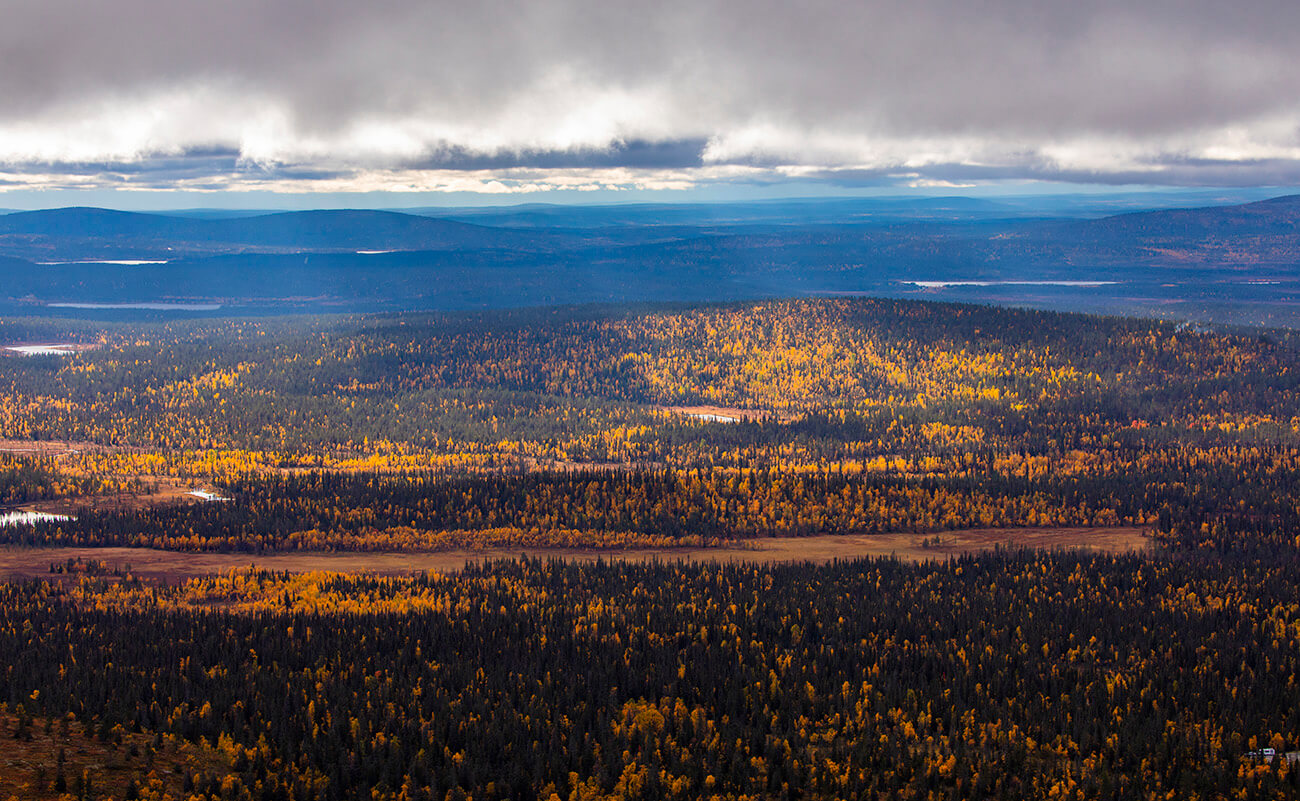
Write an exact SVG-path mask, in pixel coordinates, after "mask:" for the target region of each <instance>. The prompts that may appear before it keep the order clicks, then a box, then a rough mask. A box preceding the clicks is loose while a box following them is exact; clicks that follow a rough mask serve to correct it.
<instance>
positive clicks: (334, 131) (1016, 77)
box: [0, 0, 1300, 183]
mask: <svg viewBox="0 0 1300 801" xmlns="http://www.w3.org/2000/svg"><path fill="white" fill-rule="evenodd" d="M4 18H5V21H4V25H3V26H0V99H2V100H3V102H0V162H6V163H8V164H9V165H10V167H16V166H17V167H21V165H23V164H28V165H31V164H36V163H46V164H48V163H50V162H55V161H64V162H88V161H93V160H94V159H95V156H96V155H99V156H101V157H102V158H103V160H105V161H116V162H118V163H119V167H118V168H115V169H114V170H113V171H114V172H117V173H121V174H126V173H129V172H130V171H128V170H126V169H125V168H123V167H122V166H121V165H122V164H125V163H127V162H130V161H139V162H142V163H144V162H148V161H153V160H158V159H161V160H160V161H157V163H156V164H147V163H145V164H144V166H141V167H139V171H140V172H142V173H149V174H152V175H153V177H154V178H157V179H158V180H165V178H166V175H167V174H168V171H170V170H178V171H181V172H184V173H186V174H187V175H191V176H192V177H197V173H199V172H202V171H203V170H204V169H211V170H213V171H214V172H219V173H223V174H240V173H239V171H240V170H244V171H245V173H243V174H255V171H253V172H251V173H250V172H248V171H249V170H250V169H251V168H250V165H253V164H260V165H263V166H266V165H272V166H269V167H268V169H270V170H271V171H272V172H275V171H276V170H277V169H279V168H280V167H282V166H284V165H292V164H297V165H300V166H302V167H303V168H304V170H305V171H306V172H307V173H310V172H312V171H313V170H318V171H319V172H320V174H322V175H329V176H337V175H339V174H341V172H342V171H346V170H348V169H354V168H366V169H408V170H409V169H436V170H477V171H484V170H487V171H490V170H501V169H511V168H534V169H539V170H572V169H599V168H614V167H627V168H637V169H646V170H654V169H691V168H696V167H699V166H700V165H701V163H702V159H703V161H704V162H706V163H707V164H710V165H727V164H736V165H752V166H760V167H764V168H768V167H775V166H781V165H806V166H809V167H812V168H822V167H824V168H843V167H860V168H862V174H864V175H868V174H869V175H881V176H885V175H889V174H893V173H915V174H920V175H924V176H926V177H935V178H940V176H939V174H940V173H942V176H941V179H942V180H956V179H958V178H959V177H960V173H962V172H963V170H968V171H969V174H970V175H972V176H973V175H975V174H983V175H1000V176H1006V177H1052V176H1065V175H1071V176H1077V177H1082V178H1085V179H1087V180H1100V181H1112V180H1120V179H1121V177H1122V179H1123V180H1129V179H1131V178H1134V177H1138V178H1140V179H1141V180H1142V181H1143V182H1152V180H1153V179H1154V180H1155V181H1156V182H1160V181H1167V182H1173V183H1182V182H1191V183H1195V182H1198V181H1203V180H1206V179H1210V178H1212V179H1213V180H1214V181H1219V180H1224V179H1225V178H1226V179H1231V177H1232V174H1234V173H1236V174H1238V175H1241V176H1245V175H1249V176H1252V178H1251V180H1254V177H1255V176H1266V174H1267V173H1268V171H1269V170H1270V169H1282V170H1289V167H1288V166H1287V165H1289V164H1290V162H1291V161H1293V160H1295V159H1297V157H1298V156H1300V131H1298V130H1297V126H1300V90H1297V89H1296V87H1297V86H1300V59H1297V58H1296V57H1295V53H1297V52H1300V4H1298V3H1294V2H1247V3H1244V4H1235V5H1233V4H1228V3H1224V2H1221V0H1220V1H1218V2H1208V1H1207V0H1178V1H1177V2H1175V1H1174V0H1146V1H1145V2H1142V3H1132V2H1131V0H1130V1H1129V2H1117V1H1114V0H1100V1H1098V2H1077V3H1055V2H1042V1H1041V0H1033V1H1032V2H1031V1H1030V0H1000V1H999V2H990V3H972V2H969V0H936V1H930V2H927V1H926V0H886V1H883V2H864V3H846V2H843V0H834V1H833V2H830V1H827V0H812V1H811V2H803V3H797V4H796V3H790V2H774V1H772V0H755V1H754V2H725V3H724V2H707V1H705V2H700V1H699V0H691V2H673V1H671V0H670V1H669V2H663V3H644V2H628V1H627V0H604V1H602V2H586V1H584V0H554V1H552V2H533V3H520V2H513V3H512V2H501V0H483V2H475V3H446V2H441V3H439V2H435V3H430V2H427V0H372V2H367V3H358V2H355V0H346V2H345V1H344V0H279V1H278V2H276V1H274V0H273V1H272V2H267V0H227V1H226V2H222V3H207V2H198V1H197V0H169V1H168V2H162V0H113V1H112V2H108V1H107V0H90V1H89V2H87V0H76V2H73V1H72V0H16V2H10V3H8V4H7V5H6V10H5V14H4ZM201 148H209V149H212V150H213V153H212V154H211V155H210V156H208V157H207V158H208V159H209V160H208V161H207V162H204V161H203V159H204V157H203V156H200V155H198V154H197V152H198V151H197V149H201ZM232 155H234V156H236V157H235V158H234V159H233V161H232V159H231V156H232ZM168 159H171V160H170V161H169V160H168ZM235 162H238V167H237V166H236V164H235ZM191 170H193V171H196V172H193V173H191V172H187V171H191ZM0 171H5V170H0ZM7 171H9V172H12V171H13V170H12V169H10V170H7ZM277 174H278V173H277ZM1198 175H1199V176H1205V178H1204V179H1202V178H1197V177H1196V176H1198ZM301 180H310V179H307V178H302V179H301ZM839 180H844V177H843V176H841V177H840V179H839ZM1239 180H1240V179H1234V180H1232V182H1234V183H1235V182H1238V181H1239Z"/></svg>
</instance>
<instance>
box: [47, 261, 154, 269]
mask: <svg viewBox="0 0 1300 801" xmlns="http://www.w3.org/2000/svg"><path fill="white" fill-rule="evenodd" d="M36 263H37V264H40V265H42V266H47V267H52V266H55V265H60V264H117V265H120V266H123V267H139V266H140V265H142V264H166V263H167V260H166V259H163V260H161V261H159V260H154V259H95V260H92V261H38V262H36Z"/></svg>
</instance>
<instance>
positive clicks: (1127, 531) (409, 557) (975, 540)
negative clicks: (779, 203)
mask: <svg viewBox="0 0 1300 801" xmlns="http://www.w3.org/2000/svg"><path fill="white" fill-rule="evenodd" d="M927 538H928V539H929V540H930V541H931V542H932V543H933V541H934V540H935V538H938V539H939V544H938V545H933V544H932V545H931V546H930V547H928V548H927V547H924V545H923V544H922V540H925V539H927ZM1000 545H1001V546H1011V547H1026V548H1043V549H1079V550H1085V551H1096V552H1103V553H1128V552H1133V551H1144V550H1147V549H1148V548H1149V547H1150V545H1151V540H1150V539H1149V538H1148V537H1147V536H1146V534H1145V532H1144V531H1143V530H1142V529H1139V528H1134V527H1116V528H1021V529H967V530H963V531H946V532H942V533H940V534H929V535H923V534H878V535H871V536H865V535H843V536H836V535H827V536H818V537H782V538H773V539H758V540H744V541H738V542H736V543H735V544H734V545H728V546H723V547H717V548H662V549H659V548H638V549H631V550H622V551H605V550H585V549H573V548H500V549H491V550H481V551H468V550H463V551H438V552H413V553H389V552H379V553H303V552H293V553H278V554H248V553H182V552H178V551H160V550H154V549H150V548H23V547H14V546H9V547H0V580H5V579H9V580H13V579H22V578H34V577H40V576H50V575H51V574H50V572H49V571H50V565H51V563H56V562H58V563H62V562H66V561H67V560H68V559H74V560H75V559H80V560H82V561H90V560H98V561H101V562H106V563H107V564H108V565H109V566H110V567H124V566H126V565H128V564H129V565H130V566H131V572H132V573H134V574H135V575H137V576H140V577H141V578H146V579H168V580H177V579H184V578H190V577H192V576H201V575H208V574H212V573H217V572H221V571H224V570H230V569H235V568H247V567H256V568H261V569H264V570H283V571H289V572H295V573H299V572H309V571H334V572H339V573H379V574H384V575H400V574H404V573H422V572H425V571H431V572H436V573H453V572H456V571H458V570H460V569H461V568H462V567H464V566H465V565H466V564H467V563H473V562H481V561H485V560H491V559H507V558H512V557H518V556H521V555H526V556H530V557H537V558H555V559H574V560H583V561H594V560H596V559H606V560H610V559H620V560H625V561H634V562H646V561H652V560H662V561H672V560H687V561H692V562H756V563H763V564H773V563H783V562H814V563H825V562H830V561H833V560H836V559H855V558H858V557H863V556H894V557H896V558H898V559H901V560H904V561H909V562H919V561H924V560H927V559H936V560H942V559H946V558H948V557H951V556H956V555H960V554H968V553H979V552H981V551H987V550H991V549H993V548H995V547H997V546H1000Z"/></svg>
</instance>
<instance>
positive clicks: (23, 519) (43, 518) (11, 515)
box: [0, 512, 72, 526]
mask: <svg viewBox="0 0 1300 801" xmlns="http://www.w3.org/2000/svg"><path fill="white" fill-rule="evenodd" d="M71 519H72V517H71V516H70V515H52V514H50V513H49V512H0V526H25V525H31V524H33V523H43V522H47V521H58V520H71Z"/></svg>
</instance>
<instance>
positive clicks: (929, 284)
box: [899, 281, 1119, 289]
mask: <svg viewBox="0 0 1300 801" xmlns="http://www.w3.org/2000/svg"><path fill="white" fill-rule="evenodd" d="M899 283H903V284H912V285H913V286H919V287H921V288H922V289H946V288H947V287H950V286H1078V287H1094V286H1112V285H1115V284H1118V283H1119V281H900V282H899Z"/></svg>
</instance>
